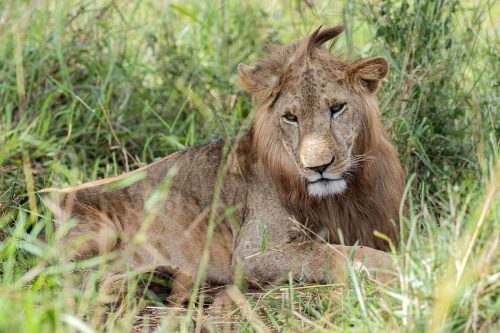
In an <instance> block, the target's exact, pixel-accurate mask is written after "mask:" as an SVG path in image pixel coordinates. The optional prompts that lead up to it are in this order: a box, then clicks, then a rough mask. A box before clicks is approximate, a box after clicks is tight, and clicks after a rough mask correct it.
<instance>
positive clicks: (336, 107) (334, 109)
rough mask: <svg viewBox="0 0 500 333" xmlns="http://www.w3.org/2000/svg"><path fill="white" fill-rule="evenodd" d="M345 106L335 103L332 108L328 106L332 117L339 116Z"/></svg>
mask: <svg viewBox="0 0 500 333" xmlns="http://www.w3.org/2000/svg"><path fill="white" fill-rule="evenodd" d="M346 106H347V104H346V103H343V102H341V103H335V104H333V105H332V106H330V112H331V114H332V117H334V116H337V115H339V114H340V113H341V112H343V111H344V110H345V108H346Z"/></svg>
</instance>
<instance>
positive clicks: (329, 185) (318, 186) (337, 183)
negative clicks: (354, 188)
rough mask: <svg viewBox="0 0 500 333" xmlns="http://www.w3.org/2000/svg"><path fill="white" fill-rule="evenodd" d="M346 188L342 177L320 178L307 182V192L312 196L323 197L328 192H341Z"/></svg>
mask: <svg viewBox="0 0 500 333" xmlns="http://www.w3.org/2000/svg"><path fill="white" fill-rule="evenodd" d="M346 189H347V183H346V181H345V180H344V179H335V180H330V179H320V180H317V181H315V182H312V183H309V184H307V190H308V191H309V194H310V195H311V196H314V197H320V198H321V197H325V196H327V195H329V194H341V193H344V191H345V190H346Z"/></svg>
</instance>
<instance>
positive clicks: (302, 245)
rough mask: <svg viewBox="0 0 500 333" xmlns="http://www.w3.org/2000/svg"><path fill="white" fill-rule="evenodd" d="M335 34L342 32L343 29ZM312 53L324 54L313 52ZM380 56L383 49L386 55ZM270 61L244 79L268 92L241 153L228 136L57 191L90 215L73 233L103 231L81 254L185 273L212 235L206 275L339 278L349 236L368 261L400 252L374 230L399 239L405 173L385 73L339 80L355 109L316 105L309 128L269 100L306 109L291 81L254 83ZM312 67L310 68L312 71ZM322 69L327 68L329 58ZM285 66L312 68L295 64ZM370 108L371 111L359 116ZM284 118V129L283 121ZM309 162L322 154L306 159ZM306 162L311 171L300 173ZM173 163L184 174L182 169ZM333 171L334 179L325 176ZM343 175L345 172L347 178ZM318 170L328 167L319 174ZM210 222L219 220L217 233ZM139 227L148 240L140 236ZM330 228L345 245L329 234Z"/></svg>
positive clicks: (78, 214)
mask: <svg viewBox="0 0 500 333" xmlns="http://www.w3.org/2000/svg"><path fill="white" fill-rule="evenodd" d="M329 33H330V34H331V35H333V34H334V33H336V31H333V30H332V31H329ZM337 34H338V33H337ZM310 38H316V39H317V40H319V42H318V41H317V43H318V44H320V42H321V43H322V42H324V41H323V40H322V39H325V36H322V35H320V36H319V37H318V36H316V35H313V36H312V37H310ZM309 44H310V42H309ZM297 45H299V46H300V44H296V45H295V46H297ZM310 47H311V46H310V45H308V46H307V48H308V50H307V52H311V51H310V50H309V48H310ZM295 49H297V47H295ZM295 49H294V50H295ZM285 51H286V52H288V51H289V50H288V49H285ZM281 52H282V54H285V53H286V52H284V51H281ZM297 52H299V51H297ZM300 52H302V51H300ZM314 52H316V51H314ZM321 52H325V51H324V50H323V49H321V50H320V49H318V54H319V56H317V57H320V56H324V54H323V53H321ZM325 54H326V53H325ZM320 58H321V57H320ZM311 59H318V58H314V57H313V56H311ZM334 60H335V61H336V62H335V63H333V65H334V66H337V67H338V71H347V73H349V74H348V75H350V76H349V77H348V78H347V79H345V80H346V82H347V81H349V82H351V81H352V80H355V79H356V77H355V75H356V73H357V72H355V70H357V69H356V68H357V67H356V68H354V67H352V68H351V67H348V65H347V64H345V63H342V62H339V60H337V59H334ZM307 61H309V60H307ZM298 63H299V64H301V63H300V62H298ZM311 63H312V60H311ZM337 63H338V64H339V65H336V64H337ZM366 63H367V64H368V61H367V62H366ZM379 63H380V60H377V63H376V65H379ZM330 65H331V64H329V66H330ZM355 65H356V66H358V67H362V66H365V65H364V64H361V65H360V63H356V64H355ZM370 65H373V64H372V63H370ZM302 66H303V64H302ZM367 66H368V65H367ZM309 67H312V68H314V66H312V65H310V66H309ZM365 67H366V66H365ZM290 68H291V67H290ZM290 68H289V69H288V71H291V69H290ZM263 69H264V70H265V66H264V65H262V66H261V67H258V70H259V72H254V73H253V75H254V76H253V77H247V78H246V80H247V81H245V77H243V86H246V88H247V90H248V91H249V92H251V93H252V94H253V95H254V97H258V99H259V100H260V101H261V105H260V108H259V110H258V111H257V115H256V118H255V122H254V124H253V125H252V127H251V128H250V129H249V131H248V132H247V133H246V134H245V135H244V136H243V137H242V138H240V139H239V140H238V141H235V142H234V143H232V145H233V146H234V148H235V149H229V150H228V151H230V152H231V153H229V154H227V159H226V158H225V154H224V153H223V151H224V143H223V142H221V141H219V142H216V143H213V144H209V145H205V146H201V147H198V148H195V149H191V150H187V151H183V152H179V153H176V154H173V155H171V156H169V157H167V158H165V159H163V160H161V161H158V162H155V163H153V164H151V165H149V166H146V167H144V168H142V169H140V170H138V171H136V172H135V173H137V172H142V173H143V174H144V175H145V177H143V178H142V179H140V180H139V181H136V182H134V183H133V184H129V185H127V186H124V187H119V188H114V186H113V185H112V184H116V183H117V182H118V183H119V182H120V181H121V180H122V179H123V178H124V177H123V176H122V177H119V178H113V179H109V180H105V181H98V182H95V183H89V184H86V185H82V186H77V187H73V188H69V189H64V190H53V189H49V190H47V191H46V192H63V193H65V194H66V195H65V196H64V198H63V199H62V202H63V206H64V207H66V208H67V210H68V211H69V212H70V214H71V216H73V217H75V218H76V219H77V220H78V223H77V225H76V226H75V227H74V228H73V229H71V231H70V232H69V234H68V236H67V239H68V240H69V241H74V242H77V241H78V238H79V237H81V236H82V235H85V234H86V233H89V232H90V233H93V234H94V236H93V237H92V238H91V239H90V241H87V242H84V243H83V244H81V246H80V247H79V248H78V253H79V254H80V255H82V256H89V255H94V254H98V253H101V252H106V251H110V250H113V249H117V250H119V251H120V252H121V253H125V254H126V255H127V256H128V258H130V260H129V263H130V264H131V265H133V266H134V267H136V268H137V269H143V268H144V267H154V266H158V267H161V266H164V267H167V268H170V269H172V270H173V271H176V272H182V274H183V276H188V277H194V276H195V275H196V273H197V270H198V267H199V264H200V260H201V258H202V257H203V252H204V249H205V247H207V237H209V238H211V241H210V242H209V243H208V247H207V248H208V249H209V253H210V255H209V259H208V260H209V262H208V265H207V268H206V278H207V279H208V280H210V281H212V282H218V283H229V282H231V281H232V279H233V275H234V271H235V269H236V267H237V266H238V265H240V264H241V265H242V267H243V272H244V273H245V275H246V276H247V277H248V278H249V279H251V280H254V281H256V282H277V281H281V280H283V279H284V278H287V276H288V273H289V272H292V273H293V275H294V276H295V277H296V278H301V277H303V278H306V279H309V280H313V281H324V280H329V279H332V278H337V277H339V276H340V275H341V274H343V272H344V271H345V261H344V260H345V258H344V254H345V253H346V252H345V251H346V248H342V247H341V246H339V245H338V244H340V243H341V241H342V240H341V236H340V235H342V238H343V241H344V243H345V245H350V246H352V245H355V243H358V244H359V245H362V246H367V247H364V248H360V249H359V251H358V254H357V255H356V258H358V259H359V260H363V258H364V259H366V261H365V262H364V265H365V266H366V267H369V268H373V267H388V265H389V264H388V258H387V257H386V255H385V254H384V253H382V252H380V251H378V250H385V249H387V248H388V243H387V241H386V240H382V239H380V238H377V237H376V236H374V231H379V232H381V233H383V234H386V235H387V236H388V237H389V239H391V240H392V241H393V242H396V241H397V231H398V210H399V206H400V201H401V195H402V191H403V174H402V170H401V166H400V164H399V161H398V158H397V155H396V151H395V149H394V147H393V146H392V145H391V144H390V142H389V140H388V138H387V136H386V134H385V131H384V130H383V129H382V127H381V125H380V122H379V120H378V109H377V107H376V101H375V97H374V96H373V95H372V94H371V93H372V92H373V91H374V90H375V89H376V87H377V86H378V80H379V78H378V77H377V82H375V81H374V82H372V81H368V80H369V78H365V76H366V75H365V74H363V75H365V76H363V79H364V80H365V81H366V82H365V81H363V82H362V84H364V85H363V87H367V88H366V89H370V91H367V92H365V93H359V91H357V89H358V90H359V89H362V88H360V87H361V86H359V87H358V86H356V85H354V84H352V85H351V87H350V88H343V86H338V87H337V88H335V89H337V90H335V91H337V94H340V95H338V96H340V97H338V96H337V97H336V98H337V99H338V98H343V100H346V101H348V102H349V103H350V104H349V106H350V107H351V108H352V110H350V109H348V111H345V112H346V113H345V116H343V117H344V118H338V119H342V120H332V122H331V123H328V122H329V120H328V119H329V118H325V119H327V120H326V122H324V123H322V122H321V121H322V120H317V119H316V118H309V119H308V118H307V117H313V116H311V115H308V116H306V115H305V113H304V116H303V118H300V123H299V124H300V126H308V127H307V128H306V127H301V129H300V130H301V131H302V132H301V133H302V134H296V129H294V128H298V127H297V117H295V118H293V117H288V118H290V119H291V120H286V122H287V123H286V124H285V123H283V122H282V120H280V119H282V118H281V115H280V116H279V117H278V118H276V119H275V120H272V119H271V118H270V111H269V110H271V109H273V108H275V109H277V110H278V111H273V112H281V111H279V110H282V109H286V110H289V109H290V110H295V107H296V106H287V105H286V103H287V101H289V100H287V99H286V98H284V97H282V101H280V100H278V101H276V99H278V97H279V96H280V94H281V92H283V91H284V89H285V88H283V86H282V87H281V88H280V89H282V90H281V91H280V92H278V93H277V95H276V96H274V97H273V94H272V91H273V89H275V88H276V87H274V88H270V89H268V90H269V91H271V92H268V93H264V95H266V96H267V97H263V92H262V89H261V90H258V92H256V90H255V91H253V90H252V89H254V88H255V87H254V85H257V84H258V82H257V83H256V82H255V81H252V82H249V80H255V75H260V73H261V71H262V70H263ZM349 71H351V72H349ZM292 72H293V71H292ZM310 72H311V71H310V70H308V71H305V72H304V73H306V75H310ZM359 72H361V71H359ZM255 73H257V74H255ZM293 73H295V72H293ZM316 73H321V69H319V70H317V72H316ZM275 74H276V73H273V75H275ZM245 75H247V73H244V72H243V70H241V69H240V76H245ZM283 75H284V74H282V75H281V78H280V79H279V80H281V79H282V78H283ZM335 75H337V74H335ZM360 75H361V74H360ZM383 75H385V73H384V74H383ZM285 76H287V77H288V78H289V79H290V77H292V78H293V77H294V78H295V80H299V79H300V78H297V77H296V76H293V75H292V76H290V75H289V73H288V74H286V75H285ZM301 80H305V81H304V82H309V83H311V82H313V83H312V85H311V84H310V87H308V88H307V89H308V90H307V91H309V95H307V96H310V92H311V91H313V92H315V91H316V90H318V91H317V92H316V93H318V94H319V93H321V94H322V93H324V92H325V89H328V86H327V84H323V85H322V86H321V91H320V89H319V88H318V87H316V84H315V83H314V82H315V81H311V78H307V77H306V78H305V79H301ZM318 80H320V79H318ZM339 80H341V79H339ZM274 81H276V80H274ZM280 82H281V81H280ZM319 82H321V80H320V81H319ZM370 84H371V85H372V86H370ZM306 86H307V85H306ZM325 86H326V88H325ZM300 87H304V85H301V86H300ZM372 88H373V90H372ZM255 89H256V88H255ZM259 89H260V88H259ZM287 89H289V88H287ZM301 89H303V88H301ZM290 91H292V92H293V91H295V90H293V89H291V90H290ZM343 91H344V92H343ZM294 94H295V92H294V93H293V94H291V95H290V96H295V95H294ZM301 94H302V95H304V94H306V93H301ZM281 96H288V95H286V94H281ZM304 96H305V95H304ZM287 98H288V97H287ZM317 101H322V99H321V98H317V99H313V100H309V101H306V102H301V103H302V106H301V108H304V107H305V106H304V103H305V105H306V106H307V108H308V109H309V110H310V112H313V110H318V111H314V112H320V111H321V110H322V109H321V108H322V106H321V105H320V104H318V103H319V102H317ZM328 103H330V102H328ZM292 104H293V103H292ZM344 105H345V104H344ZM356 110H361V111H356ZM363 110H364V111H363ZM299 111H300V110H299ZM299 111H295V112H296V113H298V112H299ZM287 112H288V111H287ZM356 112H358V114H357V113H356ZM361 112H363V114H362V115H361ZM336 117H337V116H336ZM340 117H342V116H340ZM360 117H361V118H360ZM288 118H287V119H288ZM358 118H359V119H360V120H356V119H358ZM318 119H319V118H318ZM332 119H333V116H332ZM335 119H337V118H335ZM349 119H353V120H352V121H351V120H349ZM354 120H356V121H354ZM367 122H369V123H368V124H367ZM290 123H292V125H293V126H294V127H292V125H289V124H290ZM287 124H288V125H287ZM304 124H305V125H304ZM307 124H309V125H307ZM322 124H325V125H324V126H323V125H322ZM328 124H330V125H328ZM280 126H281V128H282V130H280V131H279V133H281V134H276V132H273V131H276V129H277V128H280ZM287 126H288V127H287ZM318 126H323V127H322V128H324V129H323V130H321V131H322V132H318V130H315V129H317V128H319V127H318ZM335 126H337V127H335ZM338 126H340V127H338ZM332 128H335V129H334V133H337V135H339V134H338V133H344V132H345V134H343V135H344V136H345V138H347V139H342V138H340V139H339V138H338V137H336V136H335V134H334V135H333V137H331V132H332ZM308 131H309V132H308ZM356 131H357V132H359V133H358V134H356ZM304 133H306V134H304ZM307 133H309V134H307ZM297 135H298V136H297ZM320 135H321V136H320ZM329 135H330V136H329ZM304 137H307V138H308V139H307V140H309V141H307V140H306V139H304ZM330 137H331V139H329V138H330ZM288 138H291V139H288ZM321 140H323V141H321ZM339 140H340V141H339ZM306 141H307V142H309V146H307V145H306V144H305V143H304V142H306ZM294 142H295V143H294ZM301 142H302V143H301ZM311 142H314V143H315V144H316V145H317V142H326V146H328V147H330V148H328V149H329V150H324V149H323V150H322V151H320V153H318V150H317V149H316V148H314V147H315V146H314V145H311ZM332 142H333V143H332ZM367 142H368V143H367ZM287 145H289V147H288V146H287ZM311 147H312V148H311ZM342 147H344V148H342ZM299 148H300V149H299ZM311 152H312V153H311ZM350 154H357V155H359V156H361V155H362V156H363V159H360V160H358V161H355V162H356V163H355V164H354V162H353V163H351V157H350ZM293 156H295V158H294V157H293ZM311 156H312V157H311ZM325 156H326V157H325ZM330 156H334V157H330ZM290 157H292V158H291V159H290ZM325 158H327V159H328V161H330V160H331V161H334V162H329V163H330V164H329V166H328V167H327V168H329V169H327V170H326V171H324V168H323V169H322V170H320V171H318V169H317V167H316V165H319V164H325V162H321V163H319V162H318V163H316V160H318V159H325ZM226 161H227V162H226ZM346 161H347V162H346ZM308 163H309V164H311V165H306V164H308ZM315 163H316V165H314V164H315ZM322 167H323V166H322ZM297 168H299V170H300V172H301V173H303V175H304V176H300V175H299V174H298V173H297ZM325 168H326V167H325ZM311 170H315V171H314V172H313V171H311ZM329 170H330V171H329ZM318 172H319V175H320V176H318V175H317V174H318ZM171 174H174V176H173V178H171V179H170V178H169V176H168V175H171ZM322 174H323V176H324V177H326V178H320V180H319V181H317V180H316V179H317V178H318V177H321V175H322ZM331 175H341V176H339V177H341V178H335V177H337V176H335V177H334V176H331ZM129 176H130V175H129ZM313 176H314V177H316V178H314V179H313V178H311V177H313ZM328 177H330V178H328ZM332 177H333V178H332ZM165 179H169V180H170V182H169V184H170V185H169V186H166V187H165V188H168V195H165V196H161V195H160V196H158V195H152V193H153V192H154V191H155V189H157V188H158V187H162V184H163V183H164V180H165ZM304 179H306V180H304ZM311 179H313V180H311ZM325 184H326V185H325ZM328 191H330V192H328ZM234 207H236V209H235V208H234ZM210 221H212V222H213V225H214V229H213V235H212V233H211V230H210ZM304 230H305V231H304ZM207 235H208V236H207ZM138 236H139V237H138ZM138 238H139V239H144V242H143V243H141V242H138V241H137V239H138ZM320 238H322V239H326V240H327V241H328V242H330V243H333V244H336V245H333V246H330V245H327V244H325V243H324V242H321V241H320V240H319V239H320ZM368 247H369V248H368ZM349 249H350V248H349V247H347V250H349ZM377 249H378V250H377ZM325 268H326V270H325Z"/></svg>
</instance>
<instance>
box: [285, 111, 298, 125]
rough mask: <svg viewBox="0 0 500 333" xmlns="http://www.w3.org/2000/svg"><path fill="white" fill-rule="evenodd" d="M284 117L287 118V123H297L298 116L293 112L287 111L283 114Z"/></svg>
mask: <svg viewBox="0 0 500 333" xmlns="http://www.w3.org/2000/svg"><path fill="white" fill-rule="evenodd" d="M283 118H285V121H286V122H287V123H292V124H296V123H297V116H294V115H293V114H291V113H289V112H287V113H285V115H284V116H283Z"/></svg>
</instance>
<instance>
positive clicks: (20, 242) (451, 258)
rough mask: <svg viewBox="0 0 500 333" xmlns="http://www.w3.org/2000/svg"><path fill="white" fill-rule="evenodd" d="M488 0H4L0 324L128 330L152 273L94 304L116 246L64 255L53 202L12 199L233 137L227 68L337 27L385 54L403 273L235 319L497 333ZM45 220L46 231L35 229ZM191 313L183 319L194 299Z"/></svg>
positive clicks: (306, 295) (366, 49)
mask: <svg viewBox="0 0 500 333" xmlns="http://www.w3.org/2000/svg"><path fill="white" fill-rule="evenodd" d="M492 6H493V2H489V1H482V2H479V1H478V2H477V3H476V2H474V3H471V2H467V1H457V0H450V1H412V2H410V1H385V2H365V1H348V2H346V3H345V6H344V5H343V4H340V3H339V2H334V1H323V2H318V3H315V5H314V6H312V5H310V2H302V1H290V2H280V1H276V2H269V3H266V7H265V8H266V9H264V7H263V6H262V3H260V2H258V1H246V2H244V3H239V2H232V1H231V2H230V1H219V2H216V3H211V2H210V3H209V2H201V1H184V2H172V3H167V4H166V3H164V2H160V1H151V0H150V1H144V0H143V1H139V0H137V1H104V0H103V1H83V0H82V1H77V0H72V1H66V2H57V1H48V0H47V1H5V2H2V3H1V4H0V205H1V208H0V209H1V217H0V226H1V230H0V314H2V315H1V316H0V331H5V332H19V331H22V332H63V331H64V332H66V331H82V332H91V331H94V330H97V331H101V330H107V331H118V332H122V331H130V330H131V329H132V327H133V326H134V325H135V320H136V316H137V315H139V314H140V313H141V311H142V309H144V306H145V305H146V304H148V305H151V304H152V305H155V306H162V305H163V299H164V296H163V295H162V294H161V293H154V292H152V291H151V292H147V293H146V294H144V295H143V296H139V297H138V296H137V293H139V294H142V293H141V292H139V290H140V289H141V288H139V286H140V283H139V282H140V281H141V279H142V280H144V281H146V285H148V284H149V282H148V281H149V280H150V279H152V278H153V277H151V276H150V275H147V274H146V275H144V274H139V276H138V274H137V273H135V272H129V274H130V278H129V279H128V282H127V284H126V285H125V286H124V292H125V299H126V300H127V301H126V302H124V303H122V304H116V306H114V307H113V306H112V307H110V306H109V305H108V306H107V305H105V304H106V303H107V302H108V301H109V296H108V295H107V293H106V292H105V290H102V286H101V285H99V283H98V281H99V277H100V276H102V275H103V274H104V273H106V272H107V271H109V270H110V269H112V268H113V262H114V260H116V256H118V257H119V254H112V255H111V256H109V257H106V256H104V257H98V258H92V259H89V260H86V261H84V262H78V263H74V262H70V261H68V258H66V257H65V255H64V249H61V248H59V247H58V243H57V239H58V237H59V236H60V235H58V234H56V233H55V232H54V231H53V229H52V213H51V212H50V211H49V210H47V209H45V208H44V207H36V205H35V204H34V203H33V202H32V203H31V205H24V206H21V207H20V206H19V205H18V202H19V198H20V197H21V196H24V195H25V194H26V193H27V191H29V190H30V188H32V189H40V188H43V187H46V186H65V185H69V184H78V183H82V182H85V181H88V180H93V179H97V178H101V177H106V176H111V175H117V174H120V173H121V172H123V171H127V170H132V169H135V168H137V167H139V166H142V165H144V164H146V163H149V162H151V161H153V160H154V159H155V158H159V157H162V156H165V155H167V154H169V153H172V152H174V151H176V150H178V149H182V148H185V147H191V146H193V145H195V144H198V143H203V142H208V141H210V140H213V139H215V138H228V137H232V136H233V135H235V134H236V133H238V132H239V131H240V130H241V127H242V126H243V127H244V126H246V124H245V118H246V117H247V116H249V115H250V117H251V105H250V101H249V100H248V98H247V97H246V96H245V95H244V94H242V93H241V92H240V91H239V90H238V89H237V88H236V87H235V85H234V79H235V77H234V75H235V72H236V70H235V68H236V65H237V64H238V63H240V62H245V63H251V62H252V60H254V59H255V58H256V57H257V55H258V54H259V53H260V52H261V51H260V49H261V45H262V44H263V43H264V42H265V41H272V40H277V39H283V40H285V41H289V40H290V39H292V38H297V37H300V36H303V35H304V34H306V33H307V32H309V31H311V30H312V29H314V28H315V27H317V26H318V25H319V24H321V23H324V24H327V25H332V24H336V23H341V22H344V23H346V25H347V26H348V27H350V28H351V29H349V30H348V34H347V36H346V38H345V39H342V40H341V41H340V43H339V44H338V46H337V47H338V48H339V49H347V52H346V53H347V55H349V56H351V57H356V56H360V55H362V56H366V55H375V54H382V55H384V56H386V57H387V58H388V59H389V62H390V65H391V74H390V77H389V78H388V80H386V82H384V85H383V89H382V90H381V92H380V95H379V96H380V105H381V110H382V112H383V115H382V116H383V120H384V122H385V123H386V125H387V127H389V128H390V130H391V134H392V137H393V140H394V142H396V143H397V144H398V150H399V152H400V154H401V160H402V163H403V165H404V166H405V168H406V170H407V172H408V175H409V178H408V179H409V193H408V203H409V215H408V216H407V217H406V218H405V219H404V220H403V225H404V228H403V229H402V232H403V238H402V239H404V240H405V241H404V242H402V244H401V245H400V247H399V249H398V256H397V259H396V260H397V263H398V268H399V272H398V276H399V284H398V285H397V286H395V287H394V288H391V289H390V290H382V291H380V290H376V288H374V286H373V284H371V283H370V282H368V281H367V280H366V279H365V278H364V277H357V276H356V279H357V278H359V279H360V281H361V283H360V284H358V290H356V288H354V286H353V282H352V281H346V283H345V284H344V285H335V286H307V285H302V284H300V283H298V282H295V281H290V284H289V285H288V286H275V287H274V288H270V289H269V290H268V291H267V292H265V293H263V294H262V293H260V294H247V295H246V299H244V300H243V301H244V302H246V301H248V304H247V305H248V306H247V307H244V306H243V307H242V308H240V310H239V311H235V312H234V318H233V319H234V320H235V321H236V323H238V325H239V326H240V330H241V331H249V332H250V331H259V330H263V328H262V326H261V325H260V323H264V324H265V327H269V328H270V329H274V330H280V329H285V330H290V331H297V330H315V331H323V330H325V331H370V332H375V331H381V332H386V331H388V330H403V331H425V330H427V331H446V332H448V331H450V332H451V331H452V332H463V331H471V330H472V331H494V330H496V329H500V328H499V327H498V324H497V322H498V317H499V313H500V305H499V297H498V288H499V285H498V282H497V281H498V279H499V277H500V276H499V272H500V264H499V261H498V259H496V258H497V257H498V242H499V231H498V222H499V211H498V209H499V205H498V203H499V200H498V187H499V182H500V180H499V178H498V177H499V171H500V170H499V169H498V168H499V167H498V163H499V162H498V154H499V146H498V141H497V140H498V134H499V127H498V126H499V124H500V119H499V113H498V110H497V109H498V77H497V76H498V75H497V73H498V72H499V68H498V64H499V62H498V47H497V44H498V43H497V42H496V30H495V29H496V27H495V26H494V24H493V18H494V17H495V14H498V8H497V7H492ZM28 206H29V208H28ZM35 222H36V223H35ZM42 231H45V232H46V233H47V235H48V242H43V241H42V240H40V239H39V238H38V237H37V236H38V235H39V234H40V232H42ZM122 259H123V258H122ZM87 268H93V270H90V271H88V270H87ZM155 279H157V277H155ZM157 282H159V283H160V285H161V284H163V285H164V286H166V287H168V281H157ZM233 296H234V298H236V299H237V300H239V301H242V299H241V297H239V296H238V294H235V295H233ZM242 304H246V303H242ZM192 309H193V310H194V312H193V318H194V320H193V321H195V320H196V318H198V314H199V311H200V310H199V308H197V307H193V308H192ZM104 313H107V314H108V319H107V320H106V321H105V322H104V323H103V322H102V321H101V316H102V315H103V314H104ZM152 317H155V315H154V314H153V316H152ZM157 317H158V316H156V319H155V318H153V319H155V320H157V321H158V322H159V323H161V325H162V328H161V329H160V330H162V331H171V330H185V331H187V330H190V329H192V328H193V326H192V325H193V321H191V320H185V319H182V318H183V317H182V316H181V319H180V320H173V319H169V317H168V315H165V316H161V318H157ZM231 320H232V319H231V318H226V321H231ZM146 321H147V320H146ZM495 325H496V326H495Z"/></svg>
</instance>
